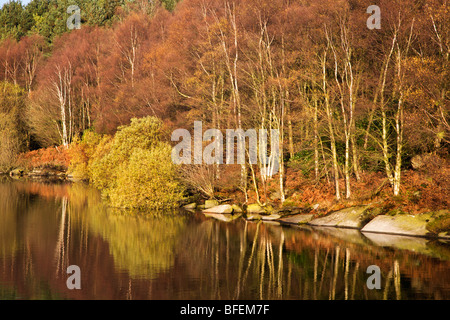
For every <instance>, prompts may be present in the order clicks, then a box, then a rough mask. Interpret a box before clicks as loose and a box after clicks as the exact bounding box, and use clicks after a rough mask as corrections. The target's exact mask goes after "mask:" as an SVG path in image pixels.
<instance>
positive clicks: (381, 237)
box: [364, 233, 450, 260]
mask: <svg viewBox="0 0 450 320" xmlns="http://www.w3.org/2000/svg"><path fill="white" fill-rule="evenodd" d="M364 235H365V236H366V237H367V238H368V239H369V240H370V241H372V242H373V243H374V244H375V245H377V246H382V247H392V248H396V249H400V250H409V251H413V252H417V253H421V254H426V255H431V256H434V257H438V258H440V259H446V260H450V255H448V253H447V255H446V256H445V255H442V252H440V251H442V250H440V249H443V248H445V244H442V248H439V246H437V247H436V246H434V247H433V246H430V245H429V241H428V240H427V239H425V238H419V237H408V236H400V235H392V234H379V233H365V234H364Z"/></svg>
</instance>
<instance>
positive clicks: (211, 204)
mask: <svg viewBox="0 0 450 320" xmlns="http://www.w3.org/2000/svg"><path fill="white" fill-rule="evenodd" d="M218 205H219V201H217V200H206V201H205V209H209V208H213V207H217V206H218Z"/></svg>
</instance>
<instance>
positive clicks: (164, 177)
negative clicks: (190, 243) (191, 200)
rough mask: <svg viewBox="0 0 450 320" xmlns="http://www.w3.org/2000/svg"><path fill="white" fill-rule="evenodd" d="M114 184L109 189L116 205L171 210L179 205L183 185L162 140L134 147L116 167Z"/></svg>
mask: <svg viewBox="0 0 450 320" xmlns="http://www.w3.org/2000/svg"><path fill="white" fill-rule="evenodd" d="M117 173H118V174H117V176H118V178H117V184H116V186H115V187H114V188H113V189H112V190H111V191H110V192H109V196H110V198H111V202H112V204H113V205H114V206H116V207H125V208H138V209H147V208H151V209H172V208H176V207H179V201H181V200H182V199H183V191H184V190H183V188H182V187H181V185H180V184H179V183H178V182H177V171H176V167H175V165H174V164H173V163H172V161H171V147H170V145H168V144H166V143H161V144H160V145H158V146H155V147H153V148H152V149H151V150H144V149H137V148H136V149H134V151H133V154H132V155H131V157H130V159H129V161H128V162H125V163H123V164H122V165H120V166H119V168H118V172H117Z"/></svg>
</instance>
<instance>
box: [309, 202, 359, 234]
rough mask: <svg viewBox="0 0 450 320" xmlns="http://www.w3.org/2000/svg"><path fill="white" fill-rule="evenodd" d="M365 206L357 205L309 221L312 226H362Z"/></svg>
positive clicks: (357, 227)
mask: <svg viewBox="0 0 450 320" xmlns="http://www.w3.org/2000/svg"><path fill="white" fill-rule="evenodd" d="M366 209H367V206H358V207H352V208H347V209H343V210H340V211H336V212H333V213H331V214H329V215H327V216H325V217H322V218H317V219H314V220H312V221H311V222H309V224H310V225H313V226H322V227H341V228H356V229H360V228H362V224H363V221H364V212H365V211H366Z"/></svg>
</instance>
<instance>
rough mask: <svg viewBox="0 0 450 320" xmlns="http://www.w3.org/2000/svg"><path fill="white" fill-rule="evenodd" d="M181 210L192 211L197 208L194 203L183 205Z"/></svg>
mask: <svg viewBox="0 0 450 320" xmlns="http://www.w3.org/2000/svg"><path fill="white" fill-rule="evenodd" d="M183 208H184V209H186V210H194V209H195V208H197V204H196V203H195V202H194V203H191V204H187V205H185V206H184V207H183Z"/></svg>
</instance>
